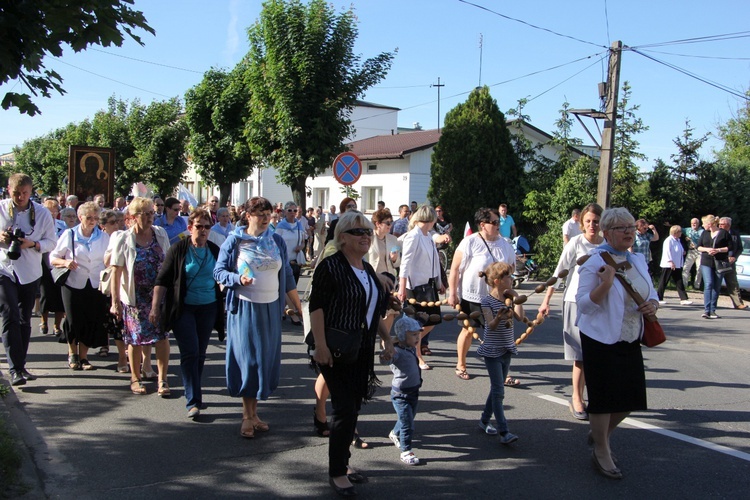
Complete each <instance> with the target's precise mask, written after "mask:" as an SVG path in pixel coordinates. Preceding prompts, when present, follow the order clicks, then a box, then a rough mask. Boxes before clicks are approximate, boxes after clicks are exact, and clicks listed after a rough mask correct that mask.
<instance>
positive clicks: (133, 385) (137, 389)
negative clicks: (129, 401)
mask: <svg viewBox="0 0 750 500" xmlns="http://www.w3.org/2000/svg"><path fill="white" fill-rule="evenodd" d="M130 392H132V393H133V394H135V395H136V396H143V395H144V394H146V387H145V386H144V385H143V382H141V381H140V380H131V381H130Z"/></svg>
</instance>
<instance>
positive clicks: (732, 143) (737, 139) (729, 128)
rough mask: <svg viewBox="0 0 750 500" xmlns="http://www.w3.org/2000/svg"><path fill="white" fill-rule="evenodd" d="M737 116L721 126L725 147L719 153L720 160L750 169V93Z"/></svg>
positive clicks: (720, 134) (747, 93)
mask: <svg viewBox="0 0 750 500" xmlns="http://www.w3.org/2000/svg"><path fill="white" fill-rule="evenodd" d="M746 95H747V97H748V99H746V100H745V101H744V102H743V104H742V106H741V107H740V108H739V109H738V110H737V112H736V114H735V116H733V117H732V118H731V119H729V120H727V122H726V123H724V124H723V125H721V126H719V137H720V138H721V139H722V140H723V141H724V146H723V147H722V148H721V149H720V150H719V151H718V152H717V156H718V158H719V159H720V160H721V161H722V162H724V163H726V164H730V165H742V166H744V167H746V168H749V169H750V91H748V92H746Z"/></svg>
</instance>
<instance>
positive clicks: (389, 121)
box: [344, 106, 398, 142]
mask: <svg viewBox="0 0 750 500" xmlns="http://www.w3.org/2000/svg"><path fill="white" fill-rule="evenodd" d="M349 118H350V119H351V121H352V125H353V126H354V128H355V131H354V134H353V135H352V136H350V137H348V138H347V139H346V140H345V141H344V142H353V141H360V140H362V139H368V138H370V137H375V136H376V135H389V134H394V133H396V130H397V128H398V124H397V122H398V110H397V109H386V108H373V107H365V106H357V107H355V108H354V110H352V114H351V116H350V117H349Z"/></svg>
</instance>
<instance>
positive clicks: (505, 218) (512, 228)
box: [497, 203, 518, 239]
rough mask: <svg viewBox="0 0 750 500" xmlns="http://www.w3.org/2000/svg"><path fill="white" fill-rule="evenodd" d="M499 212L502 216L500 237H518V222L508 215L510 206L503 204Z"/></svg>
mask: <svg viewBox="0 0 750 500" xmlns="http://www.w3.org/2000/svg"><path fill="white" fill-rule="evenodd" d="M497 211H498V212H499V214H500V236H502V237H503V238H509V239H513V238H515V237H516V236H518V232H517V231H516V221H514V220H513V217H511V216H510V215H508V205H506V204H505V203H501V204H500V206H499V207H498V209H497Z"/></svg>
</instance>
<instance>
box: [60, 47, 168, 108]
mask: <svg viewBox="0 0 750 500" xmlns="http://www.w3.org/2000/svg"><path fill="white" fill-rule="evenodd" d="M53 59H55V60H56V61H57V62H59V63H61V64H65V65H66V66H70V67H71V68H75V69H77V70H79V71H83V72H84V73H89V74H91V75H94V76H98V77H99V78H104V79H105V80H109V81H111V82H115V83H119V84H120V85H125V86H126V87H130V88H133V89H136V90H141V91H143V92H148V93H149V94H154V95H158V96H160V97H166V98H167V99H171V98H172V97H174V96H169V95H164V94H160V93H159V92H154V91H153V90H148V89H144V88H141V87H136V86H135V85H130V84H129V83H125V82H121V81H119V80H115V79H114V78H110V77H108V76H104V75H100V74H98V73H94V72H93V71H89V70H87V69H83V68H79V67H78V66H75V65H73V64H70V63H67V62H65V61H63V60H62V59H60V58H59V57H53Z"/></svg>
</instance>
